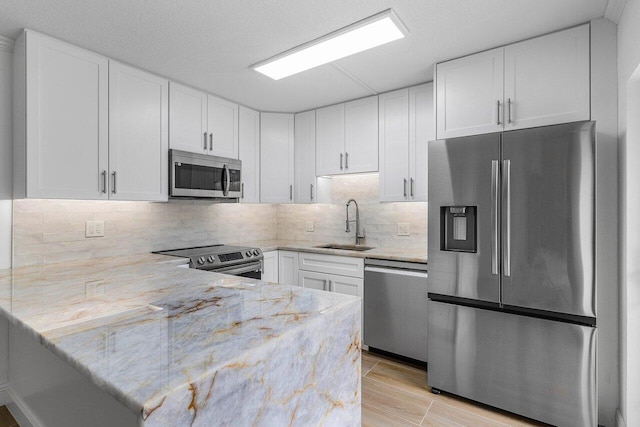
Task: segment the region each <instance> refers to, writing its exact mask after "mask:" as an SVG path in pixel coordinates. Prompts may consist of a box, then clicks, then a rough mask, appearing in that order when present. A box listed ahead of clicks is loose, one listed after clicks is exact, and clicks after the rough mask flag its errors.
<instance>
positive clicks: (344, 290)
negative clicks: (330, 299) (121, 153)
mask: <svg viewBox="0 0 640 427" xmlns="http://www.w3.org/2000/svg"><path fill="white" fill-rule="evenodd" d="M329 286H330V289H331V292H336V293H338V294H345V295H353V296H355V297H362V290H363V289H364V280H363V279H360V278H358V277H346V276H337V275H335V274H332V275H330V276H329Z"/></svg>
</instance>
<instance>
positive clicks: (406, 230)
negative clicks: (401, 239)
mask: <svg viewBox="0 0 640 427" xmlns="http://www.w3.org/2000/svg"><path fill="white" fill-rule="evenodd" d="M410 235H411V227H410V226H409V224H408V223H406V222H399V223H398V236H410Z"/></svg>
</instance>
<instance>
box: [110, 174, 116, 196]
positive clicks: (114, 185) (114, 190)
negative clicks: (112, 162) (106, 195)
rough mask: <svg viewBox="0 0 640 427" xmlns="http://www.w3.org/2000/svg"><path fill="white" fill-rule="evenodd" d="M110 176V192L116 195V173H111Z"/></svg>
mask: <svg viewBox="0 0 640 427" xmlns="http://www.w3.org/2000/svg"><path fill="white" fill-rule="evenodd" d="M111 175H112V176H113V189H112V190H111V192H112V193H113V194H116V171H113V172H112V173H111Z"/></svg>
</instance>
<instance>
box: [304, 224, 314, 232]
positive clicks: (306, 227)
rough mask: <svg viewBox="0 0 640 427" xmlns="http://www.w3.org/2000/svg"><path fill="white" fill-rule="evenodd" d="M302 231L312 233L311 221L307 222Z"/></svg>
mask: <svg viewBox="0 0 640 427" xmlns="http://www.w3.org/2000/svg"><path fill="white" fill-rule="evenodd" d="M304 231H309V232H313V231H314V224H313V221H307V225H306V226H305V228H304Z"/></svg>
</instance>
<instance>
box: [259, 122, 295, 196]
mask: <svg viewBox="0 0 640 427" xmlns="http://www.w3.org/2000/svg"><path fill="white" fill-rule="evenodd" d="M293 133H294V132H293V114H277V113H261V114H260V200H261V202H262V203H293V182H294V176H293V175H294V172H293V171H294V169H293V162H294V148H293V147H294V142H293V138H294V137H293Z"/></svg>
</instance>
